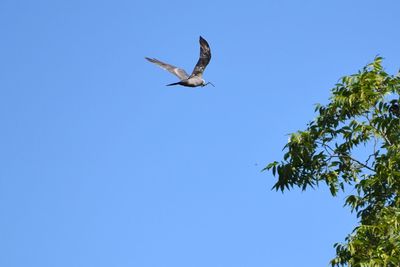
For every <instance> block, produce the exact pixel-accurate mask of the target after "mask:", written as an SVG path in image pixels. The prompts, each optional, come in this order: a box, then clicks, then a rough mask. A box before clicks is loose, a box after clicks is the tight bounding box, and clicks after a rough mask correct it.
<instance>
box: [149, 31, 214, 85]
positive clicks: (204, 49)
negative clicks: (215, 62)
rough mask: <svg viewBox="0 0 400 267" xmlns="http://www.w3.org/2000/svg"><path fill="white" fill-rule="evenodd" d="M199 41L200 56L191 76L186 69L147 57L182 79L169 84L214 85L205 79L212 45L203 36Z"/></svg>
mask: <svg viewBox="0 0 400 267" xmlns="http://www.w3.org/2000/svg"><path fill="white" fill-rule="evenodd" d="M199 42H200V57H199V60H198V61H197V64H196V66H195V67H194V69H193V72H192V74H191V75H190V76H189V75H188V74H187V73H186V71H185V70H183V69H180V68H178V67H175V66H173V65H170V64H167V63H164V62H162V61H160V60H158V59H155V58H148V57H146V59H147V60H148V61H150V62H151V63H154V64H156V65H158V66H160V67H161V68H163V69H165V70H167V71H169V72H170V73H172V74H174V75H175V76H177V77H178V78H179V79H180V81H179V82H176V83H171V84H167V86H171V85H182V86H187V87H197V86H206V85H207V84H211V85H212V83H210V82H209V83H206V82H205V81H204V79H203V72H204V70H205V68H206V67H207V65H208V63H209V62H210V60H211V50H210V46H209V45H208V43H207V41H206V40H205V39H204V38H203V37H201V36H200V40H199Z"/></svg>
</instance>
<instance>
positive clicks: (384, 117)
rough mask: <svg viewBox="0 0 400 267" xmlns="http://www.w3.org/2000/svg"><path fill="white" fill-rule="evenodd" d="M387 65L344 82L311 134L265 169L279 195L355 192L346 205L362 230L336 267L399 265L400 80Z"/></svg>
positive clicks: (341, 249)
mask: <svg viewBox="0 0 400 267" xmlns="http://www.w3.org/2000/svg"><path fill="white" fill-rule="evenodd" d="M381 63H382V58H380V57H377V58H375V60H374V62H372V63H371V64H368V65H367V66H366V67H364V68H363V69H362V70H361V71H359V72H358V73H357V74H354V75H351V76H345V77H343V78H342V79H341V81H340V82H339V83H338V84H336V86H335V87H334V88H333V89H332V96H331V98H330V102H329V104H327V105H317V107H316V109H315V111H316V112H317V114H318V115H317V117H316V119H315V120H314V121H312V122H311V123H309V124H308V127H307V129H306V130H304V131H299V132H297V133H293V134H291V135H290V138H289V141H288V143H287V144H286V145H285V147H284V150H285V154H284V157H283V160H282V161H280V162H276V161H275V162H272V163H270V164H269V165H268V166H267V167H265V169H264V170H271V171H272V173H273V175H274V176H277V178H278V180H277V182H276V183H275V185H274V187H273V188H274V189H276V190H281V191H284V190H286V189H291V188H293V187H300V188H301V189H302V190H305V189H307V188H309V187H311V188H314V187H317V186H319V185H320V183H321V182H322V183H325V184H326V185H327V186H328V187H329V189H330V192H331V194H332V195H333V196H335V195H336V194H337V193H338V191H339V190H341V191H344V190H345V188H346V189H347V188H350V189H352V190H351V192H352V193H353V194H352V195H349V196H347V198H346V201H345V206H349V207H350V208H351V210H352V211H353V212H356V214H357V217H358V218H359V225H358V226H357V227H356V228H355V229H354V230H353V232H352V233H351V234H349V235H348V236H347V237H346V239H345V243H343V244H339V243H337V244H335V248H336V253H337V255H336V258H334V259H333V260H332V261H331V265H332V266H400V109H399V102H400V99H399V95H400V73H398V74H397V75H389V74H387V73H386V72H385V71H384V70H383V68H382V64H381Z"/></svg>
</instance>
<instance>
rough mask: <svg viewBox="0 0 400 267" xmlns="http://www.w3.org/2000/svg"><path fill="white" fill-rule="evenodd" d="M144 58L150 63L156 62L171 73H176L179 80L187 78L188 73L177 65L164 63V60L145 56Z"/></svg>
mask: <svg viewBox="0 0 400 267" xmlns="http://www.w3.org/2000/svg"><path fill="white" fill-rule="evenodd" d="M146 59H147V60H148V61H150V62H151V63H154V64H157V65H158V66H160V67H161V68H163V69H165V70H167V71H169V72H171V73H172V74H174V75H176V76H177V77H178V78H179V79H181V80H186V79H187V78H189V75H188V74H187V73H186V71H185V70H183V69H180V68H178V67H175V66H172V65H170V64H167V63H164V62H162V61H159V60H157V59H155V58H148V57H146Z"/></svg>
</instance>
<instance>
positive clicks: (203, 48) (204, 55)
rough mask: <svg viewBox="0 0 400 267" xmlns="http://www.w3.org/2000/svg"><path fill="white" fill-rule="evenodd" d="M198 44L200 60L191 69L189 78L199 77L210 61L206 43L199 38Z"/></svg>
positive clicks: (208, 47)
mask: <svg viewBox="0 0 400 267" xmlns="http://www.w3.org/2000/svg"><path fill="white" fill-rule="evenodd" d="M199 42H200V58H199V60H198V61H197V64H196V66H195V67H194V69H193V72H192V75H190V76H191V77H193V76H201V75H202V74H203V72H204V70H205V69H206V67H207V65H208V63H209V62H210V60H211V50H210V46H209V45H208V43H207V41H206V40H205V39H204V38H203V37H201V36H200V40H199Z"/></svg>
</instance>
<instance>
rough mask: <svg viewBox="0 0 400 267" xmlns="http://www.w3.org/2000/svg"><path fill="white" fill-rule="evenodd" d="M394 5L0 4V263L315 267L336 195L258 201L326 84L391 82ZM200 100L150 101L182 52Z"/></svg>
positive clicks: (339, 220) (331, 224)
mask: <svg viewBox="0 0 400 267" xmlns="http://www.w3.org/2000/svg"><path fill="white" fill-rule="evenodd" d="M399 10H400V3H399V1H395V0H393V1H380V2H378V1H344V0H342V1H294V0H292V1H209V0H205V1H175V0H171V1H161V0H159V1H144V0H143V1H128V0H126V1H40V0H39V1H18V0H2V1H0V33H1V42H0V123H1V126H0V127H1V131H0V137H1V138H0V166H1V167H0V214H1V219H0V251H1V252H0V254H1V256H0V266H5V267H75V266H82V267H90V266H96V267H103V266H104V267H106V266H107V267H108V266H118V267H119V266H123V267H124V266H140V267H153V266H154V267H156V266H157V267H161V266H166V267H204V266H210V267H219V266H221V267H224V266H229V267H242V266H244V267H246V266H274V267H280V266H282V267H284V266H285V267H287V266H307V267H309V266H327V264H328V261H329V260H330V259H331V258H332V257H333V256H334V254H335V252H334V249H333V247H332V245H333V243H335V242H338V241H342V240H343V238H344V237H345V235H346V234H347V233H349V232H350V231H351V230H352V229H353V227H354V226H355V223H356V219H355V218H354V216H353V215H351V214H350V213H349V211H348V209H344V208H342V204H343V198H344V196H345V195H342V196H339V197H337V198H331V197H330V196H329V193H328V192H327V190H326V189H325V188H324V187H322V188H321V190H318V191H308V192H303V193H302V192H300V191H299V190H294V191H290V192H287V193H285V194H281V193H280V192H274V191H271V190H270V188H271V187H272V185H273V183H274V178H273V177H272V175H271V174H270V173H261V172H260V170H261V169H262V168H263V167H264V166H265V165H266V164H267V163H268V162H270V161H273V160H279V159H280V158H281V157H282V151H281V149H282V147H283V145H284V144H285V142H286V141H287V134H288V133H290V132H293V131H296V130H298V129H302V128H304V127H305V124H306V123H307V122H308V121H309V120H311V119H312V118H313V117H314V116H315V115H314V113H313V110H314V104H315V103H326V102H327V99H328V97H329V90H330V88H332V87H333V86H334V84H335V83H336V82H337V81H338V79H339V78H340V77H341V76H343V75H346V74H352V73H355V72H356V71H357V70H358V69H360V68H361V67H362V66H364V65H365V64H367V63H368V62H370V61H372V60H373V58H374V57H375V56H376V55H378V54H379V55H381V56H383V57H385V58H386V59H385V61H384V65H385V66H386V69H387V71H388V72H390V73H395V72H396V71H397V69H398V68H399V67H400V53H399V43H400V35H399V33H398V31H399V25H400V17H399ZM199 35H202V36H203V37H204V38H206V39H207V40H208V42H209V43H210V46H211V49H212V53H213V58H212V60H211V63H210V64H209V66H208V68H207V70H206V72H205V79H206V80H209V81H212V82H213V83H214V84H215V86H216V87H215V88H213V87H211V86H208V87H204V88H196V89H192V88H185V87H166V86H165V84H168V83H171V82H175V81H176V77H175V76H172V75H170V74H169V73H167V72H165V71H163V70H161V69H160V68H157V67H156V66H154V65H152V64H150V63H149V62H147V61H145V59H144V57H145V56H149V57H156V58H158V59H161V60H165V61H167V62H169V63H171V64H175V65H178V66H181V67H183V68H185V69H186V70H187V71H188V72H191V70H192V68H193V66H194V64H195V63H196V61H197V58H198V54H199V45H198V38H199Z"/></svg>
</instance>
